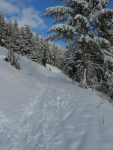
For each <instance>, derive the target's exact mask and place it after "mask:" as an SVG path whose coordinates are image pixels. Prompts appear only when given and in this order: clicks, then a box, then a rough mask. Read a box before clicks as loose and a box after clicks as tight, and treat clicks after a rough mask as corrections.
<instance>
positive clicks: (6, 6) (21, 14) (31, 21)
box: [0, 0, 46, 29]
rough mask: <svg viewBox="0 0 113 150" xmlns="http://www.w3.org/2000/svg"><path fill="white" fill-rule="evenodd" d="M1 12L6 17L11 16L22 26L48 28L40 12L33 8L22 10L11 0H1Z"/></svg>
mask: <svg viewBox="0 0 113 150" xmlns="http://www.w3.org/2000/svg"><path fill="white" fill-rule="evenodd" d="M0 11H1V12H3V13H4V15H6V17H7V15H10V19H14V18H16V19H17V20H18V22H19V25H20V26H23V25H24V24H28V25H30V27H31V28H32V29H39V28H45V27H46V25H45V23H44V21H43V19H42V18H41V17H40V14H39V12H38V11H37V10H36V9H34V8H33V7H28V8H25V7H24V8H20V7H19V6H17V5H14V4H13V3H11V1H9V0H0Z"/></svg>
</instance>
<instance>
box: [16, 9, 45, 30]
mask: <svg viewBox="0 0 113 150" xmlns="http://www.w3.org/2000/svg"><path fill="white" fill-rule="evenodd" d="M18 20H19V24H20V25H24V24H29V25H30V26H31V27H32V28H45V27H46V25H45V24H44V22H43V20H42V19H41V17H40V15H39V12H38V11H37V10H35V9H34V8H33V7H29V8H24V9H22V10H21V13H20V16H19V18H18Z"/></svg>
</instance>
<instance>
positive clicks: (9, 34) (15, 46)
mask: <svg viewBox="0 0 113 150" xmlns="http://www.w3.org/2000/svg"><path fill="white" fill-rule="evenodd" d="M6 27H7V28H6V39H5V46H6V47H7V48H8V57H7V61H8V62H10V63H11V65H13V66H15V68H17V69H20V65H19V63H18V59H19V57H18V56H17V55H15V53H18V51H19V50H20V38H19V37H20V36H19V35H20V34H19V27H18V23H17V21H16V20H15V21H14V22H13V23H12V22H11V21H9V22H8V21H7V24H6Z"/></svg>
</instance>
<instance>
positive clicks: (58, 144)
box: [0, 47, 113, 150]
mask: <svg viewBox="0 0 113 150" xmlns="http://www.w3.org/2000/svg"><path fill="white" fill-rule="evenodd" d="M6 53H7V50H6V49H4V48H2V47H0V55H1V56H2V57H1V59H0V150H113V106H112V105H111V104H110V103H109V102H108V101H107V100H106V99H104V98H102V97H100V96H98V94H97V92H95V91H92V90H87V89H82V88H80V87H78V85H77V84H76V85H73V84H72V81H71V80H70V79H68V78H67V77H66V76H65V75H64V74H62V73H61V72H60V71H59V70H57V69H56V68H52V67H51V66H49V67H51V70H52V72H50V71H48V70H47V69H46V68H44V67H42V66H40V65H38V64H36V63H33V62H32V61H30V60H28V59H27V58H25V57H20V64H21V67H22V70H20V71H18V70H16V69H15V68H13V67H12V66H11V65H9V64H8V63H7V62H5V61H4V60H3V59H2V58H3V56H4V55H6Z"/></svg>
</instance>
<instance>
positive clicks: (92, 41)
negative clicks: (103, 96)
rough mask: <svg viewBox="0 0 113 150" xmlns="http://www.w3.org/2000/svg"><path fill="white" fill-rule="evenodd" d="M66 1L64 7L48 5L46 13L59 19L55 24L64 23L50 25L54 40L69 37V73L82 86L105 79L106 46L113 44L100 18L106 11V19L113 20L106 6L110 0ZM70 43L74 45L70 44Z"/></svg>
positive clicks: (67, 60) (111, 13) (66, 60)
mask: <svg viewBox="0 0 113 150" xmlns="http://www.w3.org/2000/svg"><path fill="white" fill-rule="evenodd" d="M64 1H65V2H64V6H56V7H50V8H48V9H47V10H46V16H49V17H53V18H55V21H54V23H59V22H62V23H61V24H57V25H54V26H53V27H52V28H50V30H49V32H53V33H54V34H52V35H51V36H50V38H51V39H55V38H56V39H65V40H66V42H67V48H68V49H69V50H68V51H67V54H65V55H66V56H67V55H68V54H69V55H68V56H69V57H68V56H67V57H66V58H65V60H64V62H65V63H64V68H65V70H66V72H67V73H68V74H69V76H71V77H72V78H73V79H75V80H77V81H79V82H80V83H81V84H82V86H87V85H95V84H97V83H100V82H102V81H105V80H106V77H105V66H104V65H105V64H104V51H103V49H102V48H103V47H104V48H109V47H110V46H111V45H110V42H109V41H108V40H107V39H105V37H104V36H102V33H101V32H100V26H99V25H100V24H101V22H100V21H99V19H100V16H102V15H103V12H104V15H105V16H106V19H109V20H110V21H111V19H112V16H113V11H112V10H108V9H106V5H107V3H108V2H109V0H64ZM103 19H105V18H103ZM101 21H102V20H101ZM70 42H71V48H70V46H68V43H70ZM106 43H107V44H106ZM106 46H107V47H106Z"/></svg>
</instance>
